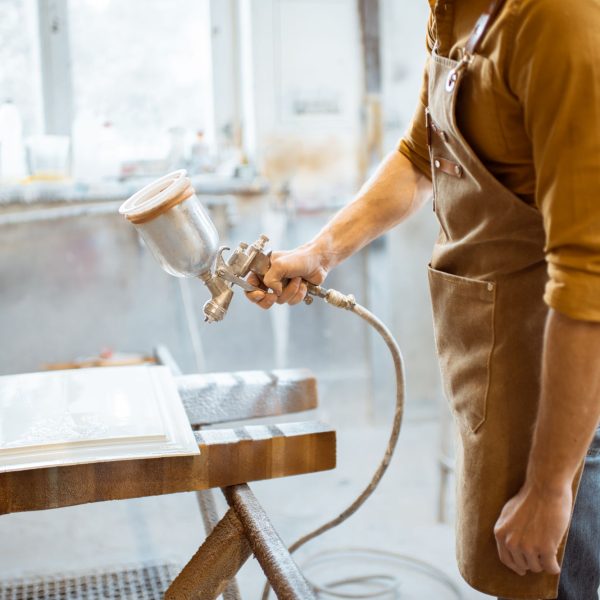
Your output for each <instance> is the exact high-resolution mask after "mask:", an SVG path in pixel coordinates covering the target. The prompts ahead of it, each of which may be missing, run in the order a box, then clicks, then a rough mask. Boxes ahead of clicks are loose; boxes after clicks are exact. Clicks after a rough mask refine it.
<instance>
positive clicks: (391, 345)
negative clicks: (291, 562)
mask: <svg viewBox="0 0 600 600" xmlns="http://www.w3.org/2000/svg"><path fill="white" fill-rule="evenodd" d="M308 292H309V294H310V295H312V296H317V297H319V298H322V299H324V300H325V301H326V302H327V303H328V304H331V305H332V306H335V307H336V308H343V309H345V310H348V311H350V312H353V313H354V314H355V315H357V316H359V317H360V318H361V319H363V320H364V321H366V322H367V323H368V324H369V325H370V326H371V327H372V328H373V329H375V331H377V333H378V334H379V335H380V336H381V338H382V339H383V341H384V342H385V344H386V346H387V347H388V349H389V351H390V354H391V355H392V359H393V361H394V372H395V376H396V407H395V410H394V418H393V421H392V429H391V431H390V436H389V439H388V443H387V446H386V449H385V453H384V455H383V458H382V459H381V461H380V463H379V465H378V466H377V469H376V471H375V473H374V474H373V476H372V477H371V480H370V481H369V484H368V485H367V486H366V487H365V488H364V490H363V491H362V492H361V493H360V495H359V496H358V497H357V498H356V499H355V500H354V501H353V502H352V504H350V505H349V506H348V508H346V509H345V510H343V511H342V512H341V513H340V514H339V515H338V516H337V517H335V518H333V519H331V520H330V521H327V522H326V523H324V524H323V525H321V526H320V527H317V529H315V530H314V531H311V532H310V533H307V534H306V535H304V536H302V537H301V538H300V539H298V540H297V541H296V542H294V543H293V544H292V545H291V546H290V547H289V551H290V553H292V554H293V553H294V552H296V550H298V549H299V548H301V547H302V546H304V545H305V544H307V543H308V542H310V541H311V540H314V539H315V538H316V537H318V536H320V535H322V534H324V533H325V532H327V531H330V530H331V529H333V528H334V527H337V526H338V525H341V524H342V523H343V522H344V521H346V520H347V519H348V518H349V517H351V516H352V515H353V514H354V513H355V512H356V511H357V510H358V509H359V508H360V507H361V506H362V505H363V504H364V503H365V502H366V501H367V499H368V498H369V497H370V496H371V495H372V494H373V492H374V491H375V490H376V489H377V486H378V485H379V482H380V481H381V478H382V477H383V475H384V474H385V472H386V470H387V468H388V466H389V464H390V462H391V460H392V456H393V455H394V451H395V450H396V445H397V443H398V437H399V435H400V429H401V426H402V417H403V414H404V387H405V386H404V361H403V359H402V353H401V351H400V347H399V346H398V344H397V342H396V340H395V339H394V336H393V335H392V333H391V332H390V330H389V329H388V328H387V327H386V326H385V325H384V324H383V323H382V322H381V321H380V320H379V319H378V318H377V317H376V316H375V315H374V314H373V313H371V312H370V311H369V310H367V309H366V308H365V307H364V306H361V305H360V304H358V303H357V302H356V300H355V299H354V296H352V295H345V294H342V293H341V292H338V291H337V290H331V289H326V288H323V287H321V286H315V285H312V284H309V285H308ZM340 552H341V551H340ZM372 552H373V551H372ZM374 552H375V553H376V552H377V551H374ZM387 555H388V556H395V557H396V558H398V559H401V560H403V561H404V562H405V563H408V562H412V563H413V566H414V567H416V568H419V569H420V570H421V572H423V573H426V574H427V575H428V576H431V577H433V578H435V579H437V580H438V581H439V582H440V583H442V584H444V585H445V586H446V587H447V588H449V589H450V590H451V591H452V592H454V593H455V595H456V597H457V598H460V597H461V595H460V592H459V590H458V588H457V587H456V585H455V584H454V582H452V580H451V579H450V578H449V577H448V576H447V575H445V573H443V572H442V571H439V570H438V569H436V568H435V567H433V566H431V565H428V564H427V563H424V562H423V561H419V560H417V559H411V558H410V557H405V556H401V555H395V554H391V553H387ZM329 556H331V554H329ZM318 558H319V556H318V555H317V556H315V557H313V559H312V561H311V562H312V564H314V563H315V561H316V560H318ZM374 577H375V578H377V580H378V581H379V582H381V581H384V582H385V581H388V584H389V585H383V587H381V586H380V588H381V589H380V591H378V592H376V593H370V594H369V595H368V596H367V595H364V596H357V595H355V594H344V593H343V592H340V591H335V588H341V587H343V586H344V585H345V584H355V583H360V582H362V583H365V584H368V583H369V582H371V581H373V578H374ZM309 583H310V581H309ZM312 587H313V589H314V590H315V591H316V592H317V593H319V592H320V593H327V594H330V595H332V596H335V597H338V598H360V597H363V598H366V597H370V598H374V597H377V596H381V595H383V594H388V593H389V592H390V591H393V590H395V589H397V588H398V581H397V578H396V577H394V576H393V575H377V576H370V575H366V576H364V577H361V576H360V575H358V576H355V577H353V578H352V579H351V580H350V579H342V580H340V579H338V580H335V581H332V582H331V583H330V584H329V585H328V586H326V587H319V586H316V585H314V584H313V585H312ZM269 592H270V586H269V583H268V582H267V583H266V585H265V588H264V591H263V595H262V600H267V599H268V597H269Z"/></svg>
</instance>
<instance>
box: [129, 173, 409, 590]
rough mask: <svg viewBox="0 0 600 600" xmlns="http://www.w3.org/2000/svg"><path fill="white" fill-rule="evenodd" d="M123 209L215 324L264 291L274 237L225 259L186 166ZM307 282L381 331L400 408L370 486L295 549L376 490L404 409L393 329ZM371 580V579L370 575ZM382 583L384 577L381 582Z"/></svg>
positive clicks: (351, 302)
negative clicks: (188, 281)
mask: <svg viewBox="0 0 600 600" xmlns="http://www.w3.org/2000/svg"><path fill="white" fill-rule="evenodd" d="M119 212H120V213H121V214H122V215H123V216H124V217H125V218H126V219H127V220H128V221H130V222H131V223H132V224H133V225H134V226H135V227H136V229H137V230H138V232H139V234H140V235H141V237H142V238H143V239H144V241H145V242H146V246H147V247H148V248H149V249H150V252H151V253H152V254H153V255H154V257H155V258H156V260H157V261H158V262H159V263H160V265H161V266H162V267H163V269H164V270H165V271H167V272H168V273H170V274H171V275H175V276H177V277H198V278H200V280H201V281H202V282H203V283H204V284H205V285H206V287H207V288H208V290H209V291H210V294H211V298H210V300H208V302H206V303H205V304H204V308H203V311H204V317H205V321H207V322H209V323H212V322H214V321H222V320H223V318H224V317H225V315H226V314H227V309H228V308H229V304H230V303H231V300H232V298H233V286H234V285H237V286H239V287H241V288H242V289H243V290H245V291H256V290H258V289H259V288H257V287H256V286H254V285H252V284H250V283H249V282H248V281H246V279H245V278H246V276H247V275H248V274H249V273H250V272H254V273H256V274H257V275H258V276H259V277H261V276H264V275H265V273H266V272H267V271H268V269H269V267H270V265H271V257H270V253H269V252H265V246H266V244H267V242H268V238H267V236H265V235H261V236H260V237H259V238H258V240H257V241H256V242H254V243H253V244H251V245H248V244H246V243H244V242H242V243H240V244H239V245H238V247H237V248H236V249H235V250H234V251H233V253H232V254H231V255H230V256H229V258H228V259H225V257H224V252H225V251H228V250H229V248H228V247H226V246H222V247H219V236H218V234H217V230H216V229H215V226H214V224H213V223H212V221H211V220H210V218H209V216H208V214H207V212H206V211H205V209H204V207H203V206H202V204H201V203H200V200H199V199H198V197H197V196H196V194H195V192H194V189H193V187H192V183H191V181H190V179H189V178H188V177H187V174H186V171H185V170H183V169H182V170H179V171H174V172H173V173H169V174H168V175H165V176H164V177H161V178H160V179H158V180H157V181H155V182H153V183H151V184H149V185H147V186H146V187H144V188H143V189H141V190H140V191H139V192H137V193H135V194H134V195H133V196H131V198H129V199H128V200H127V201H125V202H124V203H123V204H122V205H121V207H120V209H119ZM283 283H284V284H285V282H283ZM306 283H307V289H308V294H309V295H307V296H306V298H305V302H306V303H307V304H310V303H312V297H311V296H317V297H320V298H323V299H324V300H325V301H326V302H328V303H329V304H331V305H333V306H336V307H338V308H344V309H346V310H348V311H350V312H353V313H355V314H356V315H358V316H359V317H361V318H362V319H363V320H365V321H366V322H367V323H369V325H370V326H371V327H373V328H374V329H375V330H376V331H377V332H378V333H379V334H380V335H381V337H382V338H383V341H384V342H385V343H386V345H387V347H388V348H389V350H390V353H391V355H392V358H393V361H394V370H395V375H396V410H395V413H394V419H393V424H392V431H391V433H390V437H389V440H388V445H387V448H386V451H385V454H384V457H383V459H382V461H381V462H380V464H379V466H378V468H377V470H376V471H375V474H374V475H373V477H372V478H371V481H370V483H369V484H368V486H367V487H366V488H365V489H364V490H363V492H362V493H361V494H360V495H359V496H358V497H357V498H356V500H354V502H353V503H352V504H351V505H350V506H349V507H348V508H347V509H346V510H344V511H343V512H342V513H340V514H339V515H338V516H337V517H336V518H334V519H332V520H330V521H328V522H327V523H325V524H324V525H322V526H321V527H319V528H318V529H316V530H314V531H312V532H311V533H309V534H307V535H305V536H304V537H302V538H301V539H299V540H298V541H297V542H296V543H295V544H293V545H292V546H291V547H290V552H294V551H295V550H297V549H298V548H300V547H301V546H303V545H304V544H305V543H306V542H308V541H310V540H312V539H314V538H315V537H317V536H319V535H321V534H322V533H324V532H326V531H328V530H330V529H333V528H334V527H336V526H337V525H339V524H340V523H342V522H344V521H345V520H346V519H347V518H348V517H350V516H351V515H352V514H354V513H355V512H356V511H357V510H358V509H359V508H360V507H361V506H362V505H363V504H364V502H365V501H366V500H367V498H369V496H371V494H372V493H373V492H374V491H375V489H376V487H377V485H378V484H379V482H380V480H381V478H382V477H383V474H384V473H385V471H386V470H387V467H388V465H389V463H390V460H391V458H392V455H393V453H394V450H395V448H396V443H397V441H398V436H399V434H400V427H401V423H402V414H403V409H404V368H403V362H402V355H401V353H400V349H399V347H398V344H397V343H396V341H395V340H394V338H393V336H392V334H391V333H390V331H389V330H388V328H387V327H386V326H385V325H384V324H383V323H382V322H381V321H380V320H379V319H377V317H375V315H373V314H372V313H371V312H369V311H368V310H367V309H366V308H364V307H363V306H361V305H360V304H358V303H357V302H356V300H355V299H354V297H353V296H352V295H346V294H342V293H341V292H338V291H336V290H331V289H325V288H323V287H321V286H316V285H313V284H311V283H308V282H306ZM353 581H354V580H353ZM365 581H366V582H368V578H366V579H365ZM339 583H340V582H337V583H336V585H339ZM379 583H380V582H379V581H378V583H377V584H378V585H379ZM336 589H337V588H336ZM384 591H385V590H384ZM267 594H268V592H265V595H263V598H265V597H266V595H267ZM353 597H356V596H353Z"/></svg>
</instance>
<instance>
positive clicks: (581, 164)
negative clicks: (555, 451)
mask: <svg viewBox="0 0 600 600" xmlns="http://www.w3.org/2000/svg"><path fill="white" fill-rule="evenodd" d="M520 4H521V5H520V12H519V14H518V15H517V19H515V25H516V26H515V37H514V48H513V54H512V60H511V61H510V65H509V71H508V76H509V85H510V86H511V89H512V90H513V92H514V94H515V95H516V96H517V97H518V99H519V101H520V104H521V106H522V109H523V117H524V121H525V129H526V131H527V134H528V136H529V137H530V141H531V146H532V150H533V162H534V167H535V173H536V188H535V200H536V204H537V206H538V208H539V210H540V211H541V213H542V216H543V220H544V229H545V232H546V248H545V251H546V259H547V262H548V274H549V277H550V280H549V282H548V285H547V287H546V293H545V297H544V298H545V301H546V302H547V303H548V304H549V305H550V306H551V307H552V308H554V309H556V310H557V311H560V312H562V313H564V314H566V315H567V316H569V317H571V318H574V319H580V320H588V321H600V2H599V1H598V0H577V1H573V2H566V1H565V0H544V1H541V0H523V1H522V2H521V3H520Z"/></svg>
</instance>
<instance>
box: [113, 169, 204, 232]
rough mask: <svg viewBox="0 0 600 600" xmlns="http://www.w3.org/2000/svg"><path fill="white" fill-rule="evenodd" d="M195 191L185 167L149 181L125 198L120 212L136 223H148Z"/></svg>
mask: <svg viewBox="0 0 600 600" xmlns="http://www.w3.org/2000/svg"><path fill="white" fill-rule="evenodd" d="M193 193H194V188H193V187H192V182H191V180H190V178H189V177H188V176H187V171H186V170H185V169H179V170H178V171H173V172H172V173H168V174H167V175H164V176H163V177H161V178H160V179H157V180H156V181H153V182H152V183H149V184H148V185H146V186H145V187H143V188H142V189H141V190H139V191H138V192H136V193H135V194H133V196H131V197H130V198H128V199H127V200H125V202H123V204H121V206H120V207H119V213H120V214H122V215H123V216H124V217H125V218H126V219H128V220H129V221H131V222H132V223H134V224H140V223H147V222H148V221H151V220H152V219H154V218H156V217H158V216H159V215H161V214H162V213H164V212H165V211H167V210H169V209H170V208H171V207H173V206H175V205H176V204H179V203H180V202H183V201H184V200H187V199H188V198H189V197H190V196H192V195H193Z"/></svg>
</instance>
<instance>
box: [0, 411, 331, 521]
mask: <svg viewBox="0 0 600 600" xmlns="http://www.w3.org/2000/svg"><path fill="white" fill-rule="evenodd" d="M195 436H196V440H197V441H198V445H199V447H200V455H198V456H179V457H168V458H159V459H144V460H127V461H114V462H105V463H94V464H84V465H68V466H62V467H53V468H41V469H33V470H28V471H16V472H9V473H0V514H7V513H13V512H22V511H30V510H42V509H48V508H58V507H61V506H72V505H74V504H85V503H88V502H101V501H104V500H121V499H125V498H138V497H142V496H154V495H158V494H172V493H175V492H185V491H193V490H203V489H208V488H213V487H223V486H228V485H234V484H238V483H244V482H248V481H257V480H261V479H272V478H275V477H285V476H289V475H299V474H303V473H311V472H315V471H325V470H328V469H332V468H334V467H335V459H336V456H335V452H336V447H335V444H336V442H335V432H334V431H333V430H332V429H330V428H329V427H328V426H326V425H323V424H321V423H317V422H303V423H282V424H279V425H257V426H247V427H242V428H239V429H213V430H205V431H201V432H196V433H195Z"/></svg>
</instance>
